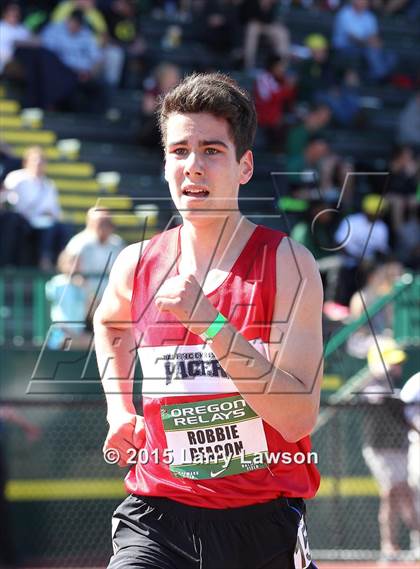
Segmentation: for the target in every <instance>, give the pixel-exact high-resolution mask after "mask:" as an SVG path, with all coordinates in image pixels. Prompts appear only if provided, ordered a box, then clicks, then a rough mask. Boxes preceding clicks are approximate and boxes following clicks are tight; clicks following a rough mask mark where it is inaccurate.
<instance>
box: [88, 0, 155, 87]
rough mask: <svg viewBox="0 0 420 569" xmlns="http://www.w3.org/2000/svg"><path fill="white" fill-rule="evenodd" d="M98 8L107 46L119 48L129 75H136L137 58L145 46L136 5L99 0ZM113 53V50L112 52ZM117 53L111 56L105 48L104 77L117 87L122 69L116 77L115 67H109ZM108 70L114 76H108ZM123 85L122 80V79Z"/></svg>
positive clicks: (131, 0) (129, 0)
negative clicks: (107, 37)
mask: <svg viewBox="0 0 420 569" xmlns="http://www.w3.org/2000/svg"><path fill="white" fill-rule="evenodd" d="M98 7H99V8H100V9H101V10H102V12H103V15H104V16H105V19H106V23H107V25H108V32H109V38H110V39H109V40H108V42H107V45H110V46H112V47H120V48H121V49H122V52H123V57H124V60H125V61H126V65H124V67H128V75H130V73H133V74H136V73H138V63H139V57H140V56H142V55H143V54H144V52H145V50H146V44H145V41H144V39H143V38H142V36H141V35H140V32H139V29H138V17H137V4H136V2H135V1H134V0H100V1H99V3H98ZM113 51H114V52H115V50H113ZM117 57H118V56H117V53H116V52H115V53H114V54H112V52H110V50H109V49H107V48H105V75H106V78H107V81H108V82H109V83H111V84H112V85H118V83H119V82H120V81H121V78H122V75H126V73H124V74H123V69H122V68H121V69H120V70H119V71H120V73H119V80H118V81H117V79H118V75H117V72H116V71H117V66H116V65H115V64H114V65H111V66H110V65H109V64H110V63H112V61H113V60H116V59H117ZM112 58H113V59H112ZM110 69H113V70H114V71H115V72H114V76H110ZM122 82H123V84H124V78H122Z"/></svg>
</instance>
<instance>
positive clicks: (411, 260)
mask: <svg viewBox="0 0 420 569" xmlns="http://www.w3.org/2000/svg"><path fill="white" fill-rule="evenodd" d="M396 233H397V235H396V237H397V243H396V253H397V255H398V258H399V259H400V260H401V262H402V263H404V265H405V266H406V267H408V268H410V269H412V270H413V271H420V204H416V205H415V206H414V207H411V206H409V205H407V206H406V207H405V211H404V215H403V223H401V225H399V226H398V227H397V232H396Z"/></svg>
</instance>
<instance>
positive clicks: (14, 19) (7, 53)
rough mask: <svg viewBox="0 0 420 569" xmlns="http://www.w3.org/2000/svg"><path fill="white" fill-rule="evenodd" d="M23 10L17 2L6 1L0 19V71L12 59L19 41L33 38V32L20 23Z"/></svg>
mask: <svg viewBox="0 0 420 569" xmlns="http://www.w3.org/2000/svg"><path fill="white" fill-rule="evenodd" d="M20 18H21V11H20V6H19V4H18V3H17V2H6V4H5V5H4V7H3V10H2V17H1V20H0V73H2V72H3V70H4V68H5V67H6V65H7V64H8V63H9V62H10V61H11V60H12V58H13V55H14V51H15V46H16V44H17V43H20V42H26V41H28V40H30V39H31V32H30V31H29V30H28V29H27V28H26V27H25V26H24V25H23V24H21V23H20Z"/></svg>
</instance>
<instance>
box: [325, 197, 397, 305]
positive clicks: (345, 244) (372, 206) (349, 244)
mask: <svg viewBox="0 0 420 569" xmlns="http://www.w3.org/2000/svg"><path fill="white" fill-rule="evenodd" d="M384 204H385V202H384V200H383V198H382V196H380V195H379V194H368V195H366V196H365V197H364V198H363V200H362V211H361V212H359V213H353V214H351V215H348V216H347V217H345V218H344V219H343V220H342V221H341V223H340V225H339V226H338V229H337V231H336V233H335V235H334V239H335V241H336V243H337V247H338V248H339V251H340V255H341V257H342V267H341V269H340V273H339V276H338V283H337V292H336V298H335V300H336V302H338V303H339V304H343V305H346V306H348V304H349V302H350V298H351V297H352V295H353V293H354V292H356V290H357V289H358V288H360V285H361V284H364V283H358V282H357V279H358V278H359V279H360V277H361V273H360V270H361V268H362V264H365V265H368V264H370V263H372V262H374V261H375V256H376V255H377V254H378V253H379V254H381V255H382V256H385V255H386V254H387V253H388V252H389V230H388V226H387V225H386V223H385V222H384V221H383V220H382V219H380V215H381V212H382V211H383V208H384ZM358 285H359V286H358Z"/></svg>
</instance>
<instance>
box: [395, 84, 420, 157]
mask: <svg viewBox="0 0 420 569" xmlns="http://www.w3.org/2000/svg"><path fill="white" fill-rule="evenodd" d="M398 142H400V144H408V145H411V146H415V147H417V148H418V149H420V92H419V93H417V94H416V95H415V96H414V97H413V98H412V99H410V100H409V101H408V103H407V105H406V106H405V107H404V110H403V111H402V113H401V114H400V117H399V120H398Z"/></svg>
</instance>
